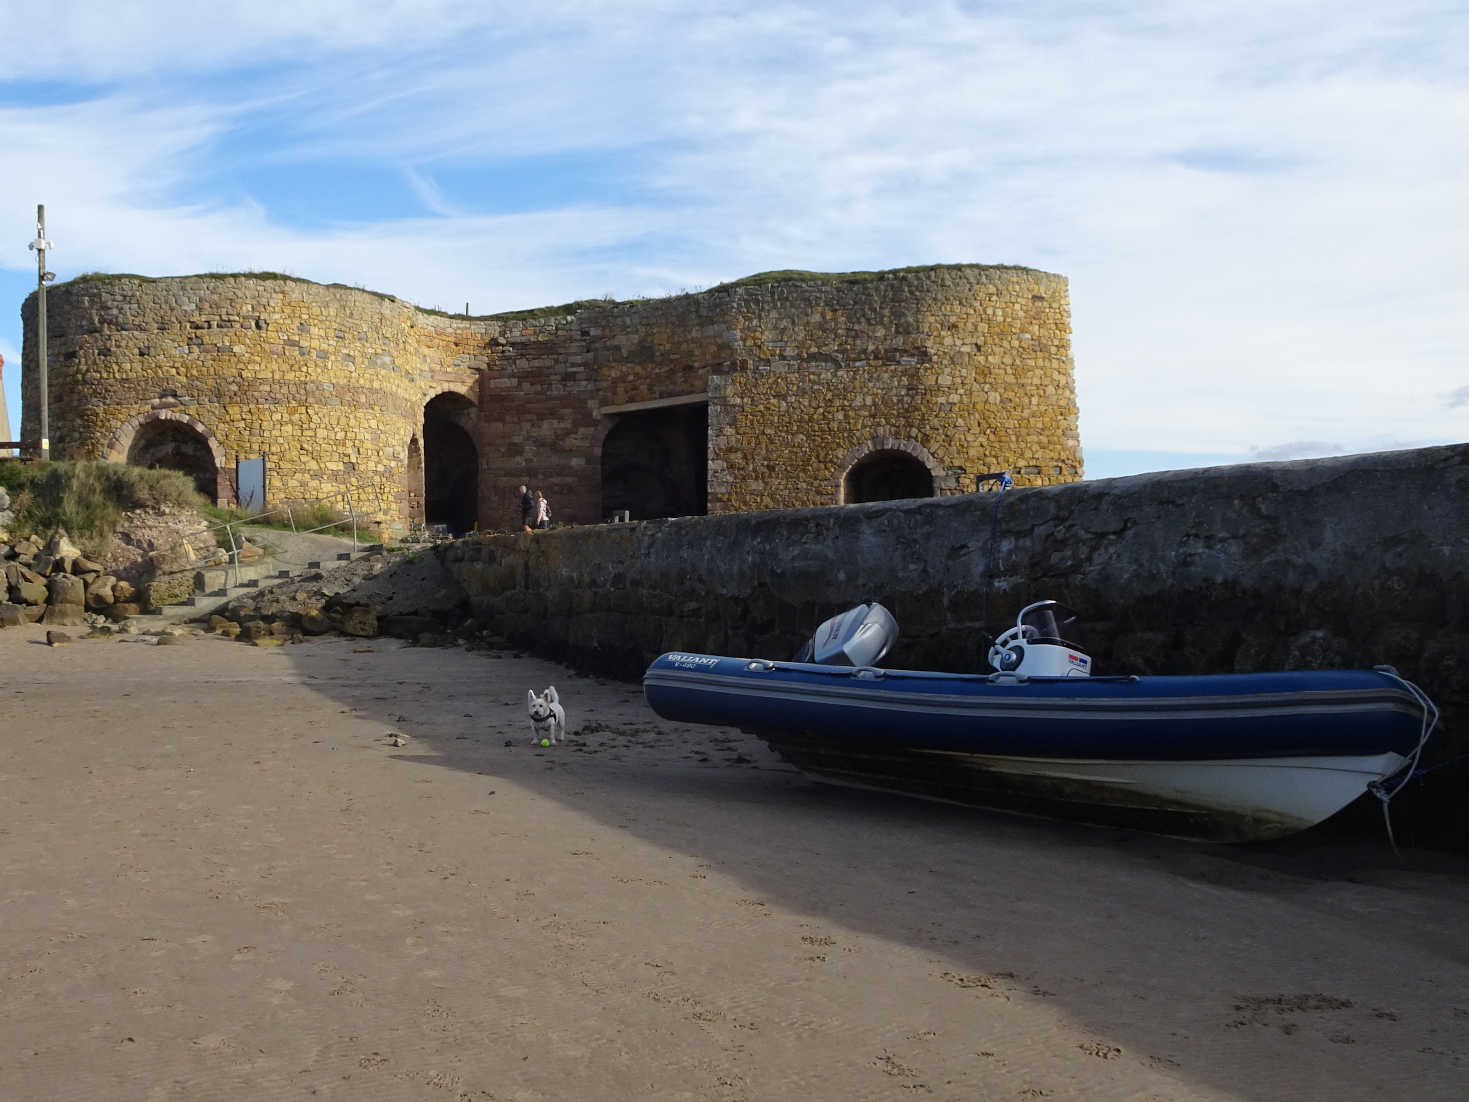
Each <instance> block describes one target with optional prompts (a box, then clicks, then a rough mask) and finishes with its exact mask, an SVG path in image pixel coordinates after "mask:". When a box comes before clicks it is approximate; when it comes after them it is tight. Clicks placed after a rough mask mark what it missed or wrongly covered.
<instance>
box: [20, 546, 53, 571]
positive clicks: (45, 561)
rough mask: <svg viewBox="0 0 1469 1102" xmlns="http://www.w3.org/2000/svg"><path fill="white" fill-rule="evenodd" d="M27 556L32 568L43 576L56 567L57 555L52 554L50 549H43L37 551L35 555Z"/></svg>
mask: <svg viewBox="0 0 1469 1102" xmlns="http://www.w3.org/2000/svg"><path fill="white" fill-rule="evenodd" d="M26 558H28V559H29V560H30V564H31V569H32V570H34V571H35V572H36V573H37V574H40V575H41V576H42V577H43V578H44V577H47V576H49V575H50V573H51V571H52V570H54V569H55V568H56V556H55V555H53V554H51V552H50V551H46V550H44V549H43V550H41V551H37V552H36V553H35V554H34V555H28V556H26ZM22 561H24V560H22Z"/></svg>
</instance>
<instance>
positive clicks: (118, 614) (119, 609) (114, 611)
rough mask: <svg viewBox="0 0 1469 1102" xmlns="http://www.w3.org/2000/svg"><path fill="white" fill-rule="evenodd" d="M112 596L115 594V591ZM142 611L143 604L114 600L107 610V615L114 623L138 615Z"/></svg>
mask: <svg viewBox="0 0 1469 1102" xmlns="http://www.w3.org/2000/svg"><path fill="white" fill-rule="evenodd" d="M114 596H116V593H115V591H114ZM142 612H143V606H142V605H140V604H137V603H135V602H133V601H114V602H113V603H112V606H111V607H110V608H108V610H107V616H108V618H109V619H111V620H112V621H113V622H114V623H116V622H119V621H122V620H126V619H128V618H130V617H133V616H139V615H141V614H142Z"/></svg>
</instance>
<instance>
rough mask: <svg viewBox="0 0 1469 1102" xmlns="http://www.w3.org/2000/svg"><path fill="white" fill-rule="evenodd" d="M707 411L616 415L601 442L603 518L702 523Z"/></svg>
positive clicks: (697, 407) (693, 407)
mask: <svg viewBox="0 0 1469 1102" xmlns="http://www.w3.org/2000/svg"><path fill="white" fill-rule="evenodd" d="M708 471H709V407H708V405H707V404H706V403H704V402H693V403H690V404H689V405H686V406H667V407H665V408H663V409H649V410H641V411H639V412H636V413H623V414H618V415H617V423H616V424H615V425H613V426H612V428H611V429H609V430H608V432H607V437H606V439H604V440H603V441H602V516H603V517H610V516H611V515H612V514H613V513H615V512H617V511H619V510H622V509H626V510H627V511H628V513H629V514H630V515H631V517H632V519H633V520H648V519H650V518H652V517H701V516H703V515H704V514H705V513H706V512H707V511H708V508H709V505H708V502H709V496H708V495H709V477H708Z"/></svg>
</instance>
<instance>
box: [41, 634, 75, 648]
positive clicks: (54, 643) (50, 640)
mask: <svg viewBox="0 0 1469 1102" xmlns="http://www.w3.org/2000/svg"><path fill="white" fill-rule="evenodd" d="M70 642H71V636H70V635H68V634H66V632H64V631H48V632H47V633H46V645H47V646H50V647H59V646H61V645H62V644H63V643H70Z"/></svg>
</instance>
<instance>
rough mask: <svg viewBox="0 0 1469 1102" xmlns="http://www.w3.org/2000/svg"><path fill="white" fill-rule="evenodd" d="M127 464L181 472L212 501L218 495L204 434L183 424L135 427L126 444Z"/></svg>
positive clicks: (157, 422)
mask: <svg viewBox="0 0 1469 1102" xmlns="http://www.w3.org/2000/svg"><path fill="white" fill-rule="evenodd" d="M125 462H127V463H128V464H130V465H131V466H134V467H166V468H168V469H169V470H174V471H182V472H183V473H184V474H186V475H188V476H189V477H190V478H191V479H193V480H194V485H195V487H197V488H198V490H199V492H200V493H201V494H203V495H204V496H205V497H207V498H208V499H209V500H210V501H211V502H213V501H214V500H215V497H216V495H217V494H218V493H219V467H218V466H217V465H216V464H215V461H214V450H213V449H212V448H211V447H210V446H209V440H208V438H206V437H205V435H204V434H203V433H202V432H200V431H199V430H198V429H196V428H194V427H193V426H192V425H189V424H188V423H186V422H184V421H174V420H163V419H159V420H155V421H146V422H144V423H142V424H140V425H138V427H137V430H136V431H135V432H134V433H133V438H132V442H131V443H130V444H129V445H128V450H127V458H126V460H125Z"/></svg>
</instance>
